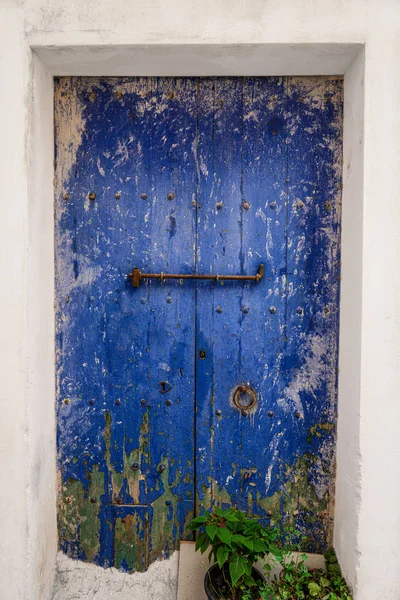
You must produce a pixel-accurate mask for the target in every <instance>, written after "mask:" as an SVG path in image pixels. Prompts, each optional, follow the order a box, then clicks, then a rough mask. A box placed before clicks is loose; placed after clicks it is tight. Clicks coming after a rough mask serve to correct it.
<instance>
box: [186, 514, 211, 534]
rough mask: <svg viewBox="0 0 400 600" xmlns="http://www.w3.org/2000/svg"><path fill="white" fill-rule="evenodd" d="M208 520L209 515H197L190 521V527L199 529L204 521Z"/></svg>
mask: <svg viewBox="0 0 400 600" xmlns="http://www.w3.org/2000/svg"><path fill="white" fill-rule="evenodd" d="M207 521H208V518H207V517H196V518H195V519H192V520H191V521H190V523H189V525H188V528H189V529H191V530H192V531H194V530H195V529H199V527H201V526H202V525H203V524H204V523H207Z"/></svg>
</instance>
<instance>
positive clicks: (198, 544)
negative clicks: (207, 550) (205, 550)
mask: <svg viewBox="0 0 400 600" xmlns="http://www.w3.org/2000/svg"><path fill="white" fill-rule="evenodd" d="M206 539H208V535H207V534H206V533H200V535H199V536H197V540H196V546H195V549H196V552H197V550H199V549H200V548H201V547H202V545H203V544H204V540H206Z"/></svg>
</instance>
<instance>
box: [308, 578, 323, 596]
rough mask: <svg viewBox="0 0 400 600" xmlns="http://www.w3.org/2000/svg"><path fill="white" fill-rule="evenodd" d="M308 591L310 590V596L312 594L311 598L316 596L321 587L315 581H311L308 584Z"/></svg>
mask: <svg viewBox="0 0 400 600" xmlns="http://www.w3.org/2000/svg"><path fill="white" fill-rule="evenodd" d="M308 591H309V592H310V596H312V597H313V598H316V597H317V596H318V595H319V593H320V591H321V588H320V586H319V585H318V583H315V581H312V582H311V583H309V584H308Z"/></svg>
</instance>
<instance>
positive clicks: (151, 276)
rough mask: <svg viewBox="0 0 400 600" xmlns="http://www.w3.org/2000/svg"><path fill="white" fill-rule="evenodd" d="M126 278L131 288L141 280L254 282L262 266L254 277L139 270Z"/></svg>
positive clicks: (257, 280)
mask: <svg viewBox="0 0 400 600" xmlns="http://www.w3.org/2000/svg"><path fill="white" fill-rule="evenodd" d="M128 277H130V278H131V279H132V285H133V287H139V285H140V282H141V281H142V279H159V280H160V281H165V280H166V279H211V280H213V281H256V282H259V281H261V279H262V278H263V277H264V265H259V266H258V271H257V274H256V275H198V274H197V273H190V274H187V273H142V271H141V270H140V269H137V268H135V269H133V272H132V273H129V275H128Z"/></svg>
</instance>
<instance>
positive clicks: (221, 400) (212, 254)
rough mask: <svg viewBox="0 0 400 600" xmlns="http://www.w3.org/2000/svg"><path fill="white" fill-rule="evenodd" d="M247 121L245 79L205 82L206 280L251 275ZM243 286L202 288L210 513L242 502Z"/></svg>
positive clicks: (201, 465)
mask: <svg viewBox="0 0 400 600" xmlns="http://www.w3.org/2000/svg"><path fill="white" fill-rule="evenodd" d="M242 117H243V110H242V80H241V79H239V78H237V79H231V78H223V79H211V80H210V79H209V80H207V79H206V80H201V81H200V85H199V149H198V176H199V190H198V202H199V208H198V232H197V236H198V257H197V268H198V272H199V273H225V274H237V273H242V272H243V248H242V212H243V209H242V179H241V164H242V126H243V123H242ZM240 286H241V284H237V283H235V282H226V285H222V282H221V283H215V284H210V282H207V281H204V282H199V283H198V284H197V323H196V332H197V333H196V335H197V340H196V350H197V355H196V399H197V428H196V429H197V440H196V444H197V465H196V475H197V481H196V485H197V496H198V501H199V503H200V505H201V506H204V507H206V508H207V507H208V506H209V505H210V504H211V503H213V502H215V501H216V502H221V503H224V502H227V503H231V502H233V503H236V502H237V500H238V498H239V496H238V494H237V491H236V487H235V486H234V485H232V486H231V488H230V489H231V493H232V496H231V497H229V498H228V497H227V493H226V486H227V485H228V483H229V481H230V480H231V478H234V479H235V478H237V475H238V463H237V442H238V436H239V435H240V419H239V418H238V416H237V413H236V411H234V410H232V408H231V406H230V400H229V396H230V391H231V390H232V388H233V387H234V386H235V385H236V384H237V382H238V380H239V374H240V369H239V360H238V353H239V348H240V316H241V311H240V300H239V298H240V296H239V297H238V294H240ZM202 353H204V354H202ZM217 411H221V413H222V415H221V416H218V415H219V413H218V414H217Z"/></svg>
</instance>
